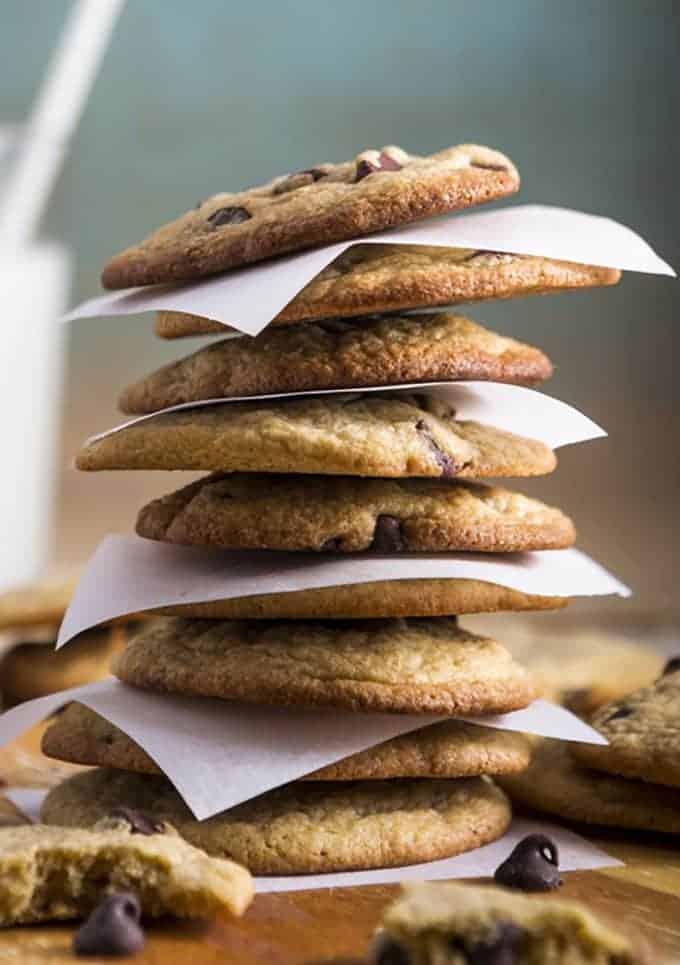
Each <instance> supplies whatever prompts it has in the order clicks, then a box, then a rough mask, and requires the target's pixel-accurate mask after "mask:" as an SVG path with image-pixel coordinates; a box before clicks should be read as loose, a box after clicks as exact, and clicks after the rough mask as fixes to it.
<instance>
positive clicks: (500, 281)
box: [155, 244, 621, 338]
mask: <svg viewBox="0 0 680 965" xmlns="http://www.w3.org/2000/svg"><path fill="white" fill-rule="evenodd" d="M620 277H621V272H620V271H618V270H617V269H615V268H600V267H597V266H594V265H579V264H577V263H576V262H572V261H555V260H554V259H552V258H539V257H536V256H534V255H515V254H504V253H501V252H497V251H476V250H474V249H473V248H438V247H437V248H434V247H430V246H429V245H380V244H370V245H352V247H351V248H347V249H346V250H345V251H343V253H342V254H341V255H339V256H338V257H337V258H336V259H335V261H332V262H331V263H330V265H328V266H327V267H326V268H324V269H323V271H321V272H319V274H318V275H316V277H315V278H312V280H311V281H310V282H309V283H308V284H307V285H306V286H305V287H304V288H303V289H302V291H299V292H298V293H297V295H296V296H295V298H293V299H292V300H291V301H290V302H288V304H287V305H286V306H285V307H284V308H282V309H281V311H280V312H279V314H278V315H277V316H276V317H275V318H274V319H272V322H271V324H272V325H286V324H290V323H291V322H308V321H312V320H316V319H319V318H338V317H343V316H344V317H351V316H355V315H367V314H371V315H372V314H375V313H390V312H401V311H404V310H405V309H407V308H433V307H434V306H435V305H461V304H463V303H464V302H480V301H486V300H488V299H499V298H513V297H517V296H521V295H541V294H544V293H546V292H552V291H568V290H570V289H573V288H592V287H594V286H596V285H615V284H616V283H617V282H618V280H619V279H620ZM233 321H234V322H236V321H237V319H233ZM226 330H227V329H226V327H225V326H224V325H222V324H220V322H215V321H213V320H212V319H210V318H202V317H201V316H200V315H191V314H188V313H186V312H172V311H166V312H159V313H158V315H157V316H156V325H155V331H156V334H157V335H160V336H161V338H182V337H184V336H187V335H210V334H213V333H216V334H224V332H225V331H226Z"/></svg>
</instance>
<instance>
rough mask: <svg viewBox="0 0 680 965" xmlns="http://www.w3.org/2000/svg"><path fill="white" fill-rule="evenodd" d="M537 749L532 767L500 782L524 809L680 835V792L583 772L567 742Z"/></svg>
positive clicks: (538, 743)
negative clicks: (524, 806)
mask: <svg viewBox="0 0 680 965" xmlns="http://www.w3.org/2000/svg"><path fill="white" fill-rule="evenodd" d="M532 744H533V748H532V755H531V764H530V765H529V767H528V768H527V769H526V770H524V771H522V772H521V773H519V774H508V775H505V776H503V777H499V782H500V783H501V784H502V786H503V787H504V788H505V790H506V791H507V792H508V794H509V795H510V797H511V798H512V799H513V800H514V801H517V802H518V803H519V804H524V805H526V806H527V807H530V808H533V809H534V810H536V811H545V812H546V813H548V814H556V815H558V816H559V817H562V818H566V819H567V820H569V821H578V822H584V823H586V824H600V825H611V826H612V827H615V828H634V829H636V830H638V831H664V832H667V833H670V834H678V833H679V832H680V790H677V789H676V788H670V787H661V786H660V785H652V784H646V783H644V782H643V781H632V780H629V779H628V778H625V777H618V776H615V775H613V774H603V773H600V772H599V771H594V770H590V769H587V768H585V767H582V766H581V765H579V764H578V763H577V762H576V761H575V760H574V759H573V758H572V755H571V753H570V751H569V747H568V745H567V743H566V742H563V741H556V740H545V739H542V740H540V739H539V740H535V741H532Z"/></svg>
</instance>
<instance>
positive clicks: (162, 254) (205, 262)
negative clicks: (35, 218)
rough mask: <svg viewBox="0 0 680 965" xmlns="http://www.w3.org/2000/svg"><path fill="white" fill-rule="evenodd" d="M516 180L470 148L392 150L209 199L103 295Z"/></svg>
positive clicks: (298, 244) (119, 272) (388, 224)
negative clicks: (428, 151)
mask: <svg viewBox="0 0 680 965" xmlns="http://www.w3.org/2000/svg"><path fill="white" fill-rule="evenodd" d="M518 188H519V175H518V173H517V170H516V168H515V166H514V165H513V163H512V161H510V160H509V159H508V158H507V157H505V155H503V154H500V153H499V152H498V151H493V150H490V149H489V148H486V147H480V146H478V145H475V144H462V145H459V146H458V147H450V148H447V149H446V150H443V151H439V152H438V153H437V154H432V155H429V156H427V157H419V156H418V155H415V154H408V153H407V152H406V151H404V150H402V149H401V148H399V147H395V146H389V147H384V148H382V150H380V151H374V150H369V151H364V152H363V153H362V154H359V155H358V156H357V157H356V158H355V159H354V160H352V161H346V162H344V163H341V164H319V165H317V166H315V167H313V168H309V169H308V170H305V171H300V172H299V173H297V174H293V175H285V176H283V177H279V178H275V179H274V180H273V181H270V182H269V183H268V184H265V185H263V186H262V187H257V188H251V189H249V190H246V191H240V192H237V193H236V194H217V195H215V196H214V197H211V198H209V199H208V200H207V201H203V202H201V203H200V204H199V205H197V206H196V207H195V208H194V209H193V210H192V211H189V212H187V213H186V214H184V215H182V217H180V218H178V219H177V220H176V221H173V222H171V223H170V224H167V225H165V226H164V227H162V228H159V229H158V230H157V231H155V232H154V234H152V235H151V236H150V237H148V238H147V239H146V240H145V241H142V242H140V243H139V244H137V245H134V246H133V247H131V248H128V249H126V250H125V251H123V252H121V253H120V254H118V255H115V256H114V257H113V258H112V259H111V260H110V261H109V262H108V264H107V265H106V266H105V267H104V271H103V273H102V282H103V284H104V287H105V288H127V287H129V286H131V285H153V284H158V283H165V282H177V281H191V280H192V279H196V278H202V277H204V276H206V275H211V274H214V273H215V272H220V271H224V270H225V269H227V268H235V267H238V266H239V265H246V264H250V263H252V262H257V261H261V260H262V259H264V258H271V257H272V256H274V255H282V254H285V253H287V252H293V251H299V250H301V249H304V248H314V247H317V246H319V245H326V244H329V243H330V242H334V241H344V240H346V239H350V238H357V237H360V236H361V235H366V234H370V233H371V232H375V231H382V230H384V229H386V228H393V227H396V226H397V225H401V224H405V223H407V222H410V221H418V220H421V219H422V218H429V217H431V216H432V215H437V214H445V213H446V212H448V211H455V210H457V209H460V208H467V207H469V206H470V205H475V204H481V203H483V202H485V201H493V200H494V199H496V198H502V197H505V196H507V195H509V194H513V193H514V192H515V191H517V189H518Z"/></svg>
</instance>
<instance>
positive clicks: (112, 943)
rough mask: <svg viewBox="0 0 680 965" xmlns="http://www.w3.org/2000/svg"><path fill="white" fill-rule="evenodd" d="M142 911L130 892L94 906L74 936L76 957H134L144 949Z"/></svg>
mask: <svg viewBox="0 0 680 965" xmlns="http://www.w3.org/2000/svg"><path fill="white" fill-rule="evenodd" d="M141 915H142V911H141V908H140V905H139V901H138V900H137V898H136V897H135V895H133V894H131V893H130V892H120V893H119V894H117V895H110V896H109V897H108V898H105V899H104V901H102V902H101V904H99V905H97V907H96V908H95V909H94V911H93V912H92V913H91V915H90V917H89V918H88V919H87V920H86V921H85V923H84V924H83V925H82V926H81V928H80V929H79V930H78V931H77V932H76V933H75V935H74V937H73V951H74V953H75V954H76V955H120V956H123V955H134V954H135V952H138V951H140V949H142V948H143V947H144V931H143V929H142V926H141V925H140V923H139V919H140V918H141Z"/></svg>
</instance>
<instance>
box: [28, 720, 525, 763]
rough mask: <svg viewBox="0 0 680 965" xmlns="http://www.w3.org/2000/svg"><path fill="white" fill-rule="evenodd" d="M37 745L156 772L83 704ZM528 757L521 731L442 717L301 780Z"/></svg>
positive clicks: (61, 754) (74, 759) (61, 756)
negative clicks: (505, 729)
mask: <svg viewBox="0 0 680 965" xmlns="http://www.w3.org/2000/svg"><path fill="white" fill-rule="evenodd" d="M42 751H43V753H44V754H46V755H47V756H48V757H52V758H56V759H58V760H62V761H69V762H71V763H77V764H93V765H97V766H99V767H114V768H117V769H119V770H124V771H136V772H137V773H140V774H160V773H162V772H161V770H160V768H159V767H158V765H157V764H156V763H155V761H154V760H153V759H152V758H151V757H149V755H148V754H147V753H146V752H145V751H144V750H143V749H142V748H141V747H140V746H139V744H136V743H135V741H133V740H132V738H130V737H128V736H127V734H125V733H123V731H122V730H119V729H118V728H117V727H116V726H115V724H112V723H111V722H110V721H108V720H106V718H104V717H100V716H99V714H96V713H95V712H94V711H93V710H90V708H89V707H85V706H84V705H83V704H70V705H69V706H68V707H67V708H66V710H64V712H63V713H62V714H60V715H59V717H58V718H57V719H56V720H55V721H54V723H52V724H51V725H50V727H49V728H48V730H47V731H46V732H45V734H44V735H43V740H42ZM528 763H529V744H528V742H527V740H526V739H525V738H524V737H523V736H522V735H521V734H514V733H512V731H504V730H497V729H495V728H492V727H477V726H476V725H475V724H468V723H466V722H465V721H462V720H447V721H442V722H441V723H438V724H431V725H430V726H428V727H423V728H422V729H421V730H416V731H411V732H410V733H408V734H402V735H400V736H399V737H395V738H393V739H392V740H388V741H385V743H383V744H379V745H377V746H376V747H370V748H368V749H367V750H364V751H359V752H358V753H357V754H352V755H351V756H350V757H346V758H345V759H344V760H340V761H337V762H335V763H333V764H329V765H327V766H326V767H323V768H321V769H320V770H318V771H314V772H313V773H312V774H309V775H307V776H306V777H304V778H302V780H305V781H366V780H390V779H392V778H398V777H411V778H423V777H440V778H441V777H446V778H453V777H478V776H480V775H482V774H489V775H494V774H514V773H515V772H516V771H520V770H522V768H524V767H526V766H527V764H528Z"/></svg>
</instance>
